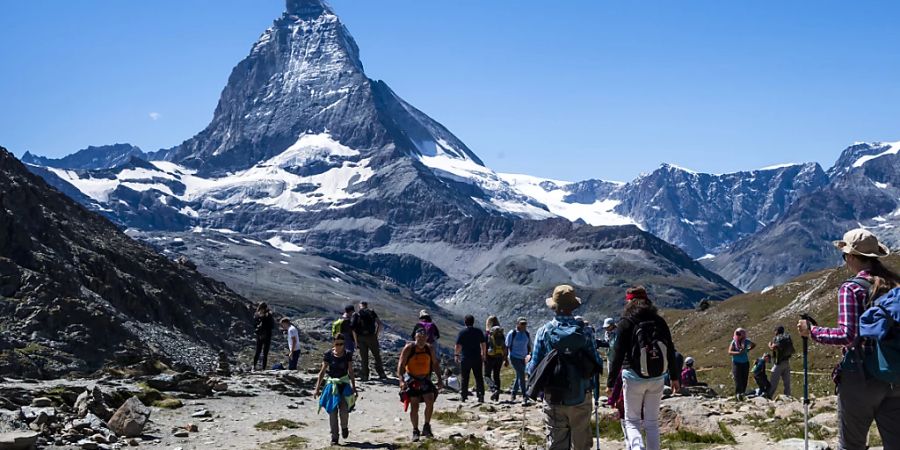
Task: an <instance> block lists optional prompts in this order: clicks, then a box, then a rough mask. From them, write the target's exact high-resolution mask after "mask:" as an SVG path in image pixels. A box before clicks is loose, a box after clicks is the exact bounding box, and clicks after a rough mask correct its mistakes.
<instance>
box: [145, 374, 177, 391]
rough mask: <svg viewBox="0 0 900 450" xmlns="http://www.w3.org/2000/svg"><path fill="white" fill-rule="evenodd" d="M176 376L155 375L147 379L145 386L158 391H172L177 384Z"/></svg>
mask: <svg viewBox="0 0 900 450" xmlns="http://www.w3.org/2000/svg"><path fill="white" fill-rule="evenodd" d="M178 381H179V380H178V377H177V376H175V375H172V374H167V373H166V374H162V375H157V376H155V377H152V378H148V379H147V386H150V387H151V388H153V389H156V390H158V391H173V390H175V387H176V386H178Z"/></svg>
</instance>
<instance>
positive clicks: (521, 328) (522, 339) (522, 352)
mask: <svg viewBox="0 0 900 450" xmlns="http://www.w3.org/2000/svg"><path fill="white" fill-rule="evenodd" d="M506 348H507V350H508V353H509V362H510V364H512V366H513V370H514V371H515V372H516V380H515V381H514V382H513V386H512V401H516V395H518V393H519V392H521V393H522V402H523V403H524V404H526V405H527V404H528V396H527V395H526V394H525V391H526V389H527V386H526V385H525V364H526V363H528V359H529V357H530V356H531V334H530V333H528V320H527V319H525V318H524V317H519V318H518V319H516V327H515V328H513V329H512V330H510V332H509V333H506Z"/></svg>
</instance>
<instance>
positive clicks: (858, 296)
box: [810, 270, 872, 347]
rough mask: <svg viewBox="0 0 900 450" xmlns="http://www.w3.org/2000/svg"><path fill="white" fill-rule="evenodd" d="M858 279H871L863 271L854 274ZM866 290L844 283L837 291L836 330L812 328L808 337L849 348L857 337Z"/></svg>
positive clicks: (853, 284) (856, 285)
mask: <svg viewBox="0 0 900 450" xmlns="http://www.w3.org/2000/svg"><path fill="white" fill-rule="evenodd" d="M856 276H857V277H859V278H865V279H868V280H871V279H872V276H871V275H869V273H868V272H866V271H865V270H863V271H861V272H859V273H858V274H856ZM867 295H868V293H867V292H866V290H865V289H864V288H863V287H862V286H860V285H858V284H856V283H852V282H849V281H848V282H845V283H844V284H842V285H841V288H840V290H838V323H837V328H827V327H812V328H811V329H810V337H811V338H812V340H814V341H816V342H818V343H820V344H828V345H843V346H844V347H850V346H851V345H853V343H854V342H855V341H856V336H858V335H859V316H860V314H862V311H863V308H864V307H865V306H864V305H865V302H866V296H867Z"/></svg>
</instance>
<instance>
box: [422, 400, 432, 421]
mask: <svg viewBox="0 0 900 450" xmlns="http://www.w3.org/2000/svg"><path fill="white" fill-rule="evenodd" d="M423 398H424V399H425V425H428V424H430V423H431V414H432V413H433V412H434V394H425V395H423Z"/></svg>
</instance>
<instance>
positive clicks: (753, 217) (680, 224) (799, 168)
mask: <svg viewBox="0 0 900 450" xmlns="http://www.w3.org/2000/svg"><path fill="white" fill-rule="evenodd" d="M827 183H828V177H827V176H826V175H825V172H824V171H823V170H822V168H821V167H820V166H819V165H818V164H815V163H810V164H796V165H788V166H781V167H773V168H769V169H763V170H754V171H748V172H737V173H730V174H724V175H711V174H704V173H696V172H691V171H688V170H685V169H681V168H679V167H676V166H672V165H668V164H663V166H662V167H660V168H659V169H657V170H656V171H654V172H653V173H651V174H649V175H645V176H641V177H639V178H638V179H636V180H634V181H632V182H630V183H628V184H627V185H626V186H624V187H622V189H621V190H620V191H619V192H620V196H619V198H620V199H621V203H620V204H619V205H618V206H617V207H616V209H615V210H616V211H617V212H618V213H620V214H622V215H625V216H628V217H631V218H632V219H634V220H635V221H636V222H637V223H640V224H642V225H643V226H644V227H646V229H647V231H650V232H651V233H653V234H655V235H657V236H659V237H660V238H662V239H664V240H666V241H668V242H671V243H673V244H675V245H677V246H679V247H681V248H682V249H684V250H685V251H686V252H688V254H690V255H692V256H694V257H695V258H698V257H701V256H704V255H706V254H717V253H719V252H721V251H722V250H723V249H724V248H725V247H726V246H727V245H728V244H730V243H732V242H734V241H736V240H738V239H740V238H742V237H745V236H749V235H752V234H753V233H755V232H757V231H758V230H760V229H762V228H763V227H765V226H766V225H768V224H770V223H772V222H773V221H775V220H777V219H778V218H780V217H781V216H782V215H783V214H784V212H785V211H786V210H787V209H788V207H790V206H791V205H792V204H793V203H794V202H795V201H796V200H797V199H799V198H801V197H803V196H805V195H807V194H809V193H811V192H813V191H815V190H816V189H819V188H821V187H823V186H825V185H826V184H827Z"/></svg>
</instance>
